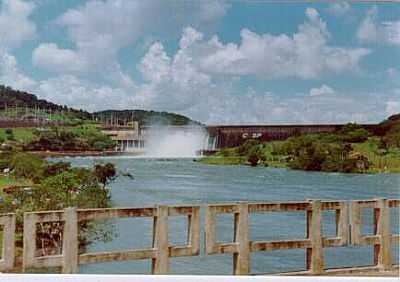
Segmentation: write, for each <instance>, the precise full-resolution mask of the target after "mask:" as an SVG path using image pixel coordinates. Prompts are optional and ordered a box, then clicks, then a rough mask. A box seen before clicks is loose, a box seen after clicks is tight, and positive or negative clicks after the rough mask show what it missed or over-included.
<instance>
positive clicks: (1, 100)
mask: <svg viewBox="0 0 400 282" xmlns="http://www.w3.org/2000/svg"><path fill="white" fill-rule="evenodd" d="M15 106H18V107H28V108H32V109H34V108H39V109H44V110H52V111H64V112H69V113H74V114H75V116H76V117H77V118H82V119H86V118H90V117H91V115H90V113H88V112H86V111H83V110H77V109H73V108H70V107H67V106H61V105H57V104H55V103H52V102H48V101H46V100H43V99H38V97H37V96H36V95H34V94H31V93H28V92H25V91H19V90H15V89H12V88H11V87H8V86H4V85H0V111H1V110H4V109H5V108H6V107H8V108H10V107H15Z"/></svg>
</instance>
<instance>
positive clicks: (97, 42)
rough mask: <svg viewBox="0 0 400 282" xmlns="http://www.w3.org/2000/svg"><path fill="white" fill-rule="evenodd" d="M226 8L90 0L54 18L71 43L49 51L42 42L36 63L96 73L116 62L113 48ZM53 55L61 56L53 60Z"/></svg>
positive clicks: (210, 2) (208, 18) (211, 3)
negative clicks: (75, 61)
mask: <svg viewBox="0 0 400 282" xmlns="http://www.w3.org/2000/svg"><path fill="white" fill-rule="evenodd" d="M182 7H185V9H184V10H182ZM228 7H229V5H227V4H226V3H225V1H216V0H206V1H198V2H196V1H195V2H188V3H186V4H185V5H182V3H178V2H177V3H175V2H173V1H162V0H156V1H133V0H132V1H123V0H105V1H95V0H91V1H88V2H86V3H85V4H84V5H81V6H78V7H77V8H74V9H70V10H68V11H67V12H66V13H64V14H63V15H62V16H61V17H60V18H59V19H58V20H57V24H58V25H60V26H61V27H65V28H66V29H67V32H68V37H69V39H70V40H71V41H72V42H73V44H74V45H75V47H74V48H71V49H60V48H58V47H57V46H55V45H54V44H53V46H52V47H53V48H51V50H49V49H50V48H48V47H49V45H50V44H46V45H45V46H42V45H41V46H39V47H38V50H36V51H35V52H34V54H35V53H36V55H37V56H36V58H34V62H35V63H36V65H37V66H40V67H43V68H45V69H46V70H51V71H54V72H59V70H60V69H64V70H65V72H66V73H73V74H76V73H85V72H96V71H97V72H98V71H99V70H102V69H104V66H108V65H116V64H118V62H117V53H118V52H119V51H120V50H121V49H122V48H124V47H127V46H129V45H130V44H132V43H134V42H136V41H137V40H138V38H140V37H141V36H142V35H144V34H146V35H148V34H168V35H171V30H180V29H181V28H182V25H186V24H187V23H188V22H189V21H190V22H194V23H197V24H198V25H203V24H208V23H210V22H213V21H215V20H216V19H217V18H219V17H221V16H223V15H224V14H225V12H226V10H227V9H228ZM183 14H184V16H183ZM171 15H174V16H171ZM44 47H47V48H44ZM57 57H60V58H61V59H58V60H54V59H55V58H57ZM69 57H73V58H79V60H80V61H83V62H84V63H80V64H77V65H76V66H73V67H71V66H70V63H69V62H68V61H67V60H66V58H69ZM117 68H119V67H117Z"/></svg>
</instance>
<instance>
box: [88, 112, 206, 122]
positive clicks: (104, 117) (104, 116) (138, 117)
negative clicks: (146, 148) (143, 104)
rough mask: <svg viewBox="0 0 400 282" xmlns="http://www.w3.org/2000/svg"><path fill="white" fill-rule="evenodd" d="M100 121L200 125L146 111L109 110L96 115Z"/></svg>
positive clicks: (181, 116)
mask: <svg viewBox="0 0 400 282" xmlns="http://www.w3.org/2000/svg"><path fill="white" fill-rule="evenodd" d="M94 116H95V118H96V119H98V120H99V121H111V120H113V121H117V123H118V122H119V123H121V124H123V123H124V122H125V121H132V120H134V121H138V122H139V124H140V125H152V124H157V125H191V124H197V125H199V124H200V123H199V122H197V121H194V120H191V119H190V118H188V117H186V116H183V115H178V114H174V113H167V112H156V111H145V110H122V111H116V110H107V111H102V112H96V113H94Z"/></svg>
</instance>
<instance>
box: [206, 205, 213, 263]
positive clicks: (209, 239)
mask: <svg viewBox="0 0 400 282" xmlns="http://www.w3.org/2000/svg"><path fill="white" fill-rule="evenodd" d="M215 216H216V214H215V208H214V207H211V206H207V209H206V228H205V236H204V238H205V241H206V242H205V251H206V254H207V255H212V254H213V253H214V251H215V250H214V248H215V242H216V234H215V228H216V227H215V225H216V218H215Z"/></svg>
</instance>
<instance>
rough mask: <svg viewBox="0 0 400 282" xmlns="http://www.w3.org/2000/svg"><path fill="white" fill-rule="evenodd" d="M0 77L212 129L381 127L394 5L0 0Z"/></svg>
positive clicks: (395, 100) (395, 45) (392, 94)
mask: <svg viewBox="0 0 400 282" xmlns="http://www.w3.org/2000/svg"><path fill="white" fill-rule="evenodd" d="M276 2H278V1H276ZM0 83H1V84H6V85H10V86H12V87H14V88H17V89H23V90H27V91H30V92H32V93H34V94H36V95H38V96H39V97H41V98H45V99H48V100H51V101H53V102H57V103H60V104H67V105H69V106H73V107H77V108H83V109H86V110H89V111H95V110H104V109H109V108H113V109H153V110H163V111H172V112H178V113H182V114H186V115H188V116H190V117H191V118H193V119H196V120H199V121H202V122H205V123H208V124H240V123H315V122H320V123H321V122H323V123H337V122H348V121H356V122H378V121H381V120H382V119H384V118H386V117H387V116H388V115H391V114H394V113H397V112H400V5H399V4H397V3H385V4H383V3H354V2H340V1H339V2H318V3H309V2H297V3H271V2H263V1H254V2H251V1H239V0H236V1H223V0H221V1H218V0H203V1H177V0H175V1H172V0H171V1H161V0H150V1H135V0H130V1H127V0H125V1H123V0H87V1H83V0H69V1H53V0H32V1H28V0H25V1H23V0H0Z"/></svg>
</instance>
